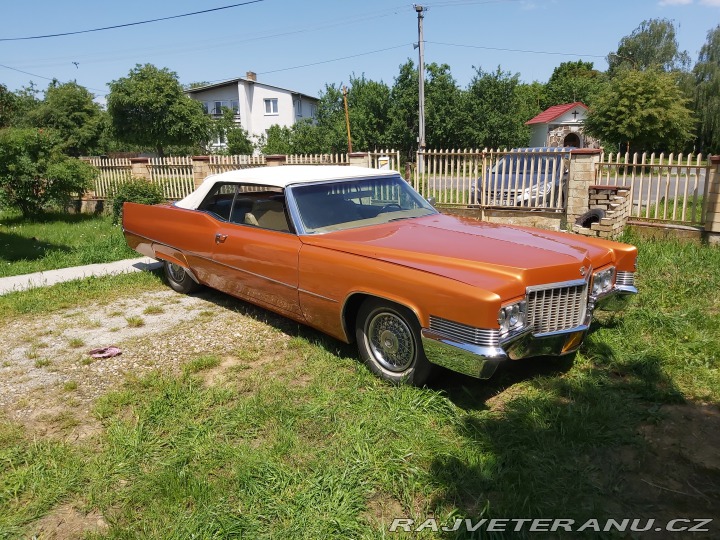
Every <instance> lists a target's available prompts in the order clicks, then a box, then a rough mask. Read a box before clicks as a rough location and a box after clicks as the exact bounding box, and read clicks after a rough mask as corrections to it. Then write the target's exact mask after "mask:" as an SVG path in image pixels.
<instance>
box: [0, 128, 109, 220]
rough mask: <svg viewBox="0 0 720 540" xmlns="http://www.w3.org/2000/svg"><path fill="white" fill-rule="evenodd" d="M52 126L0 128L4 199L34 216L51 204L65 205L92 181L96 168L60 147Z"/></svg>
mask: <svg viewBox="0 0 720 540" xmlns="http://www.w3.org/2000/svg"><path fill="white" fill-rule="evenodd" d="M59 141H60V137H58V136H57V135H55V134H54V133H53V132H52V131H51V130H42V129H40V130H38V129H32V128H5V129H2V130H0V203H2V205H3V206H6V207H11V208H18V209H19V210H20V211H21V212H22V214H23V216H24V217H33V216H36V215H37V214H39V213H40V212H42V211H43V210H45V209H46V208H48V207H51V206H57V207H61V208H64V207H65V205H67V203H68V202H69V201H70V200H71V198H72V197H73V196H79V195H80V194H82V193H83V192H84V191H85V190H86V189H87V188H88V187H89V185H90V182H91V181H92V179H93V176H94V174H95V172H96V171H95V169H94V168H93V167H91V166H90V165H88V164H87V163H84V162H82V161H80V160H78V159H75V158H71V157H68V156H65V155H64V154H62V152H61V151H60V146H59Z"/></svg>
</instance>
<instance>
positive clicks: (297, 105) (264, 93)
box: [188, 79, 318, 147]
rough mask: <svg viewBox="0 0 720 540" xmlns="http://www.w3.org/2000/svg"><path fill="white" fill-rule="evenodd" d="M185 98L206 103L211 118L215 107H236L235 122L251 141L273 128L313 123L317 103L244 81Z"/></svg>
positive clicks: (218, 143) (306, 98)
mask: <svg viewBox="0 0 720 540" xmlns="http://www.w3.org/2000/svg"><path fill="white" fill-rule="evenodd" d="M188 94H189V95H190V97H192V98H193V99H196V100H198V101H201V102H203V103H206V104H207V108H208V112H209V113H211V114H212V113H213V112H214V108H215V105H216V103H221V104H222V106H227V107H231V108H233V107H236V108H237V113H236V116H235V121H236V122H239V123H240V125H242V127H243V128H244V129H245V130H246V131H247V132H248V134H249V135H250V136H251V137H255V138H258V137H261V136H263V135H265V134H266V133H267V130H268V129H270V127H272V126H273V125H275V124H278V125H280V126H283V127H292V125H293V124H294V123H295V122H297V121H299V120H302V119H306V118H310V119H314V117H315V111H316V106H317V101H318V100H317V99H314V98H310V97H309V96H306V95H304V94H299V93H297V92H293V91H291V90H287V89H284V88H278V87H275V86H269V85H265V84H262V83H258V82H255V81H250V80H246V79H238V80H234V81H229V82H228V83H227V84H222V85H218V86H214V87H211V88H208V89H207V90H201V91H191V92H189V93H188ZM221 145H222V142H221V141H217V143H216V144H215V145H213V146H216V147H217V146H221Z"/></svg>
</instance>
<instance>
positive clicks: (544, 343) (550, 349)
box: [421, 285, 637, 379]
mask: <svg viewBox="0 0 720 540" xmlns="http://www.w3.org/2000/svg"><path fill="white" fill-rule="evenodd" d="M634 294H637V289H636V288H635V287H634V286H631V285H618V286H615V287H614V288H613V290H612V291H610V292H608V293H607V294H605V295H603V296H602V297H600V298H591V299H590V302H589V303H588V309H587V315H586V317H585V321H584V324H582V325H580V326H576V327H574V328H570V329H566V330H561V331H558V332H549V333H546V334H535V335H533V333H532V330H531V329H527V330H525V331H524V332H521V333H519V334H516V335H513V336H511V337H509V338H507V339H505V340H500V343H499V344H498V346H479V345H473V344H470V343H462V342H460V341H457V340H455V339H452V338H449V337H447V336H444V335H442V334H440V333H438V332H435V331H432V330H430V329H429V328H423V329H422V331H421V336H422V342H423V347H424V348H425V355H426V356H427V359H428V360H429V361H430V362H432V363H433V364H437V365H439V366H442V367H444V368H447V369H450V370H452V371H457V372H458V373H463V374H465V375H469V376H471V377H477V378H480V379H487V378H489V377H491V376H492V374H493V373H495V370H496V369H497V367H498V365H499V364H500V362H502V361H505V360H519V359H520V358H530V357H533V356H562V355H565V354H570V353H573V352H575V351H576V350H577V349H578V348H579V347H580V345H581V344H582V342H583V340H584V339H585V336H586V335H587V333H588V330H589V329H590V323H591V322H592V316H593V311H594V310H595V309H609V310H616V309H622V308H623V307H624V306H625V304H626V303H627V300H628V299H629V298H630V296H631V295H634Z"/></svg>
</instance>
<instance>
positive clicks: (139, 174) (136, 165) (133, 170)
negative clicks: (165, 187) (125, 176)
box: [130, 157, 152, 182]
mask: <svg viewBox="0 0 720 540" xmlns="http://www.w3.org/2000/svg"><path fill="white" fill-rule="evenodd" d="M130 174H132V176H133V178H142V179H144V180H147V181H148V182H149V181H150V180H152V176H151V175H150V158H146V157H137V158H130Z"/></svg>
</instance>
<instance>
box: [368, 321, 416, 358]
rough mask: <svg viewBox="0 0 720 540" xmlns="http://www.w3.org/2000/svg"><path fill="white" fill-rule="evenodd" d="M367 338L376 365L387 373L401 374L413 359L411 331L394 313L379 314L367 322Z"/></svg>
mask: <svg viewBox="0 0 720 540" xmlns="http://www.w3.org/2000/svg"><path fill="white" fill-rule="evenodd" d="M366 335H367V338H368V341H369V345H370V350H371V351H372V354H373V356H374V357H375V359H376V360H377V361H378V363H379V364H380V365H381V366H382V367H384V368H385V369H387V370H389V371H395V372H401V371H405V370H406V369H407V368H409V367H410V366H411V365H412V363H413V360H414V359H415V342H414V339H413V335H412V330H410V327H409V326H408V325H407V324H406V323H405V321H404V320H403V319H401V318H400V317H399V316H397V315H395V314H394V313H390V312H381V313H378V314H377V315H375V316H374V317H373V318H372V319H370V320H369V321H368V325H367V333H366Z"/></svg>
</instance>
